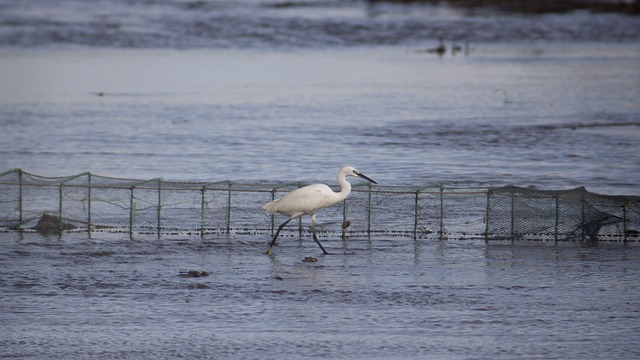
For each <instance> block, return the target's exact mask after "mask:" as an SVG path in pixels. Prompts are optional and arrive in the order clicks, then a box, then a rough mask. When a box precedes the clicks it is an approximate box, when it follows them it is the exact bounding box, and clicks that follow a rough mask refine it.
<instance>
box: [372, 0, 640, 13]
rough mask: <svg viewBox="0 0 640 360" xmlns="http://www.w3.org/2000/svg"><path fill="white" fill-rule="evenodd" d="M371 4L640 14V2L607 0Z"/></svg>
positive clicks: (375, 0)
mask: <svg viewBox="0 0 640 360" xmlns="http://www.w3.org/2000/svg"><path fill="white" fill-rule="evenodd" d="M367 2H369V3H399V4H411V3H429V4H439V3H445V2H446V3H449V4H451V5H453V6H456V7H460V8H465V9H478V8H493V9H497V10H499V11H507V12H514V13H525V14H546V13H563V12H569V11H575V10H588V11H593V12H606V13H609V12H610V13H623V14H635V15H637V14H640V0H634V1H631V2H624V1H616V0H611V1H606V0H367Z"/></svg>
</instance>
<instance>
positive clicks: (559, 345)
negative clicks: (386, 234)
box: [0, 235, 640, 359]
mask: <svg viewBox="0 0 640 360" xmlns="http://www.w3.org/2000/svg"><path fill="white" fill-rule="evenodd" d="M3 237H4V239H3V241H2V244H1V245H0V261H1V262H2V264H3V266H2V268H1V270H0V275H1V276H0V279H1V280H0V287H1V291H0V294H1V295H0V300H2V301H1V304H2V305H1V307H2V312H1V313H0V317H1V320H2V324H3V335H2V336H1V337H0V344H2V348H3V351H2V352H3V357H8V358H13V357H30V358H38V359H46V358H61V357H64V358H97V357H100V358H104V357H107V358H109V357H112V358H175V357H179V356H182V357H188V358H203V357H205V358H208V357H216V358H217V357H229V356H231V357H236V358H255V357H260V358H282V357H287V358H319V357H323V358H326V357H330V358H362V357H366V358H380V359H387V358H423V357H429V358H492V359H495V358H498V359H499V358H505V359H506V358H522V357H525V358H544V359H549V358H562V359H584V358H594V357H595V358H609V359H614V358H618V359H628V358H634V357H637V356H638V355H640V347H639V346H638V344H637V342H636V341H635V340H636V334H637V331H638V330H639V328H638V326H639V320H640V319H639V318H640V303H639V302H638V296H637V294H638V290H639V289H638V284H639V283H640V266H638V261H637V259H638V256H640V254H639V253H638V248H637V247H630V248H624V247H621V246H620V245H611V246H609V245H607V246H601V247H579V246H577V245H575V244H571V245H560V246H548V245H544V244H519V245H515V246H513V245H499V244H493V245H485V244H484V243H480V242H467V241H455V242H454V241H452V242H447V241H442V242H435V241H428V242H427V241H413V240H411V239H373V240H371V241H367V240H347V241H338V240H325V245H326V246H327V248H328V249H329V250H330V251H331V252H335V253H337V255H329V256H319V253H320V251H319V249H318V248H317V247H316V246H315V244H313V242H312V241H310V240H309V239H306V240H304V241H300V240H297V239H291V238H289V239H287V238H285V239H284V240H283V241H282V242H281V245H280V246H278V247H277V248H276V249H275V254H274V256H273V257H269V256H267V255H265V254H264V253H263V252H264V249H265V247H266V239H256V238H245V237H235V238H233V239H229V238H225V237H216V238H209V239H204V240H200V239H189V240H166V239H165V240H153V241H138V242H131V241H120V240H114V239H102V240H95V239H94V240H86V239H73V238H67V239H65V240H59V239H51V238H42V237H40V236H39V235H29V236H27V237H24V238H21V239H17V238H13V235H11V236H9V237H7V236H3ZM307 256H317V257H318V261H317V262H305V261H304V258H305V257H307ZM188 270H199V271H207V272H208V273H209V276H207V277H199V278H185V277H181V276H180V274H181V273H184V272H185V271H188Z"/></svg>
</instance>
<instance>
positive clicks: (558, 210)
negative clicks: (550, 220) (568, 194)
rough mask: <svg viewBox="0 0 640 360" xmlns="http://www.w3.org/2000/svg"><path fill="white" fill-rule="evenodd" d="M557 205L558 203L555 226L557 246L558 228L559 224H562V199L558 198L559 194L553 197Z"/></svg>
mask: <svg viewBox="0 0 640 360" xmlns="http://www.w3.org/2000/svg"><path fill="white" fill-rule="evenodd" d="M553 197H554V200H555V203H556V214H555V216H556V221H555V226H554V231H553V233H554V242H555V243H556V245H557V244H558V227H559V222H560V198H559V197H558V194H555V195H553Z"/></svg>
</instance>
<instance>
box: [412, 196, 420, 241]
mask: <svg viewBox="0 0 640 360" xmlns="http://www.w3.org/2000/svg"><path fill="white" fill-rule="evenodd" d="M419 201H420V189H416V191H415V197H414V199H413V239H414V240H416V239H417V238H418V223H419V221H420V205H419V203H420V202H419Z"/></svg>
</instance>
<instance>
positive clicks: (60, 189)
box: [58, 172, 90, 236]
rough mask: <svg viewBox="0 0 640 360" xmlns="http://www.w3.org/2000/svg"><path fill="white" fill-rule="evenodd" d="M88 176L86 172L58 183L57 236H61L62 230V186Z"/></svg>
mask: <svg viewBox="0 0 640 360" xmlns="http://www.w3.org/2000/svg"><path fill="white" fill-rule="evenodd" d="M86 175H90V174H89V173H88V172H83V173H80V174H77V175H73V176H69V177H68V178H66V179H64V180H63V181H61V182H60V186H58V232H59V234H60V235H59V236H62V231H63V230H64V226H63V222H62V221H63V220H62V199H63V197H64V186H65V183H66V182H67V181H71V180H73V179H77V178H79V177H81V176H86Z"/></svg>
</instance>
